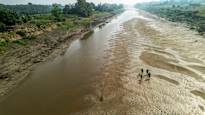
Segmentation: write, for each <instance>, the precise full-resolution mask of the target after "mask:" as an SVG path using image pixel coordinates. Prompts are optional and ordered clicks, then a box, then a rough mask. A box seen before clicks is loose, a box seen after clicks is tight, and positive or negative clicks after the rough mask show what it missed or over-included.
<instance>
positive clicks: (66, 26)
mask: <svg viewBox="0 0 205 115" xmlns="http://www.w3.org/2000/svg"><path fill="white" fill-rule="evenodd" d="M59 26H60V28H61V29H66V30H69V29H72V28H74V27H76V25H75V24H74V22H73V21H66V22H63V23H61V24H60V25H59Z"/></svg>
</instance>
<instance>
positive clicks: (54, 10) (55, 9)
mask: <svg viewBox="0 0 205 115" xmlns="http://www.w3.org/2000/svg"><path fill="white" fill-rule="evenodd" d="M51 14H52V15H53V16H54V17H55V20H57V21H61V20H62V11H61V9H60V8H59V6H58V5H57V4H53V8H52V10H51Z"/></svg>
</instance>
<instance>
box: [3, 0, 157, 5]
mask: <svg viewBox="0 0 205 115" xmlns="http://www.w3.org/2000/svg"><path fill="white" fill-rule="evenodd" d="M86 1H88V2H93V3H95V4H99V3H117V4H126V5H133V4H136V3H139V2H149V1H156V0H86ZM29 2H30V3H33V4H43V5H49V4H54V3H57V4H62V5H65V4H69V3H75V2H76V0H0V4H7V5H15V4H27V3H29Z"/></svg>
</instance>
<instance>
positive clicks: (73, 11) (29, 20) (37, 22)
mask: <svg viewBox="0 0 205 115" xmlns="http://www.w3.org/2000/svg"><path fill="white" fill-rule="evenodd" d="M122 8H123V6H122V5H116V4H99V5H95V4H94V3H88V2H86V1H85V0H77V2H76V3H75V4H68V5H65V6H62V5H60V4H53V5H36V4H32V3H28V4H26V5H3V4H0V52H1V48H2V46H7V45H8V44H9V43H11V42H12V43H16V44H22V45H23V44H25V41H28V40H30V39H34V38H35V36H36V35H39V33H42V32H44V31H47V29H53V28H56V27H57V28H60V29H72V28H78V27H86V28H87V27H88V25H90V24H91V23H92V21H94V20H95V19H96V18H98V17H104V16H108V15H111V14H112V13H113V12H115V11H119V10H121V9H122Z"/></svg>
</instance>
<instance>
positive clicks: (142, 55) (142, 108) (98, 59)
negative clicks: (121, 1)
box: [0, 9, 205, 115]
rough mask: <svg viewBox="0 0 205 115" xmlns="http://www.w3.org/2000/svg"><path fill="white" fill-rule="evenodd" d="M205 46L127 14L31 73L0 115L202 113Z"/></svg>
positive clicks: (190, 35) (170, 26)
mask: <svg viewBox="0 0 205 115" xmlns="http://www.w3.org/2000/svg"><path fill="white" fill-rule="evenodd" d="M204 44H205V38H204V37H202V36H200V35H198V34H197V33H196V32H194V31H191V30H189V29H188V28H187V27H185V26H184V25H180V24H177V23H172V22H169V21H166V20H164V19H160V18H158V17H156V16H153V15H151V14H149V13H146V12H143V11H139V10H134V9H128V10H126V11H125V12H124V13H122V14H120V15H119V16H116V17H115V18H114V19H112V20H111V21H110V22H109V23H107V24H106V25H105V26H104V27H102V28H96V29H95V32H94V34H93V35H92V36H90V38H88V39H86V40H76V41H74V42H73V43H72V44H71V46H70V48H68V49H67V51H66V53H65V55H62V56H59V57H57V58H56V59H55V60H52V61H49V62H46V63H44V64H42V65H40V66H38V67H37V68H35V69H34V71H33V72H32V73H31V74H30V76H29V78H28V79H26V80H25V82H24V83H22V85H20V86H19V87H18V88H17V89H15V90H14V91H13V92H12V93H11V94H10V95H8V96H7V97H5V98H4V99H2V100H1V102H0V115H68V114H74V115H79V114H86V115H87V114H88V115H96V114H100V115H102V114H103V115H104V114H106V115H107V114H108V115H125V114H126V115H129V114H132V115H141V114H142V115H152V114H153V115H158V114H163V115H173V114H177V115H181V114H182V115H204V114H205V45H204ZM141 68H143V69H144V70H146V69H148V70H150V73H151V78H150V79H148V77H147V76H143V77H142V79H141V78H140V77H139V76H138V74H139V73H140V70H141ZM144 75H145V73H144Z"/></svg>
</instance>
